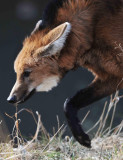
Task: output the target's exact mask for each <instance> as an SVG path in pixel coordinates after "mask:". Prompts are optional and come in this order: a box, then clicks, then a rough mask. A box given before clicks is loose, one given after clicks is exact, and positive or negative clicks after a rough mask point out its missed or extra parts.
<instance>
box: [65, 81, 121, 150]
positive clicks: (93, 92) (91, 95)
mask: <svg viewBox="0 0 123 160" xmlns="http://www.w3.org/2000/svg"><path fill="white" fill-rule="evenodd" d="M120 81H121V80H120V79H116V78H110V79H107V80H106V81H102V80H100V79H96V80H95V81H94V82H93V83H92V84H91V85H90V86H89V87H87V88H85V89H82V90H80V91H79V92H77V94H76V95H75V96H73V97H72V98H70V99H67V100H66V102H65V104H64V112H65V115H66V118H67V121H68V125H69V127H70V128H71V131H72V133H73V136H74V137H75V139H76V140H77V141H78V142H79V143H80V144H82V145H84V146H86V147H89V148H90V147H91V141H90V138H89V136H88V135H87V134H85V132H84V131H83V129H82V127H81V123H80V121H79V119H78V117H77V112H78V110H79V109H81V108H84V107H86V106H87V105H89V104H91V103H93V102H95V101H97V100H99V99H101V98H103V97H106V96H108V95H110V94H112V93H113V92H115V91H116V89H117V87H118V84H119V82H120ZM119 88H120V86H119Z"/></svg>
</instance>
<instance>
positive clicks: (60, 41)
mask: <svg viewBox="0 0 123 160" xmlns="http://www.w3.org/2000/svg"><path fill="white" fill-rule="evenodd" d="M65 24H66V25H67V27H66V29H65V31H64V33H63V34H62V35H61V37H60V38H58V39H57V40H56V41H54V42H53V45H54V47H53V49H52V54H56V53H58V52H60V51H61V50H62V48H63V47H64V44H65V41H66V39H67V36H68V34H69V33H70V31H71V24H70V23H68V22H65Z"/></svg>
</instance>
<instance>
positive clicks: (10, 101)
mask: <svg viewBox="0 0 123 160" xmlns="http://www.w3.org/2000/svg"><path fill="white" fill-rule="evenodd" d="M7 101H8V102H9V103H16V102H17V98H16V96H15V95H13V96H9V97H8V98H7Z"/></svg>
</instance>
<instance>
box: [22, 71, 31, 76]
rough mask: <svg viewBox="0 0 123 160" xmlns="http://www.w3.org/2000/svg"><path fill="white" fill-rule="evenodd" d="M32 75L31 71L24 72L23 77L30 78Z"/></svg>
mask: <svg viewBox="0 0 123 160" xmlns="http://www.w3.org/2000/svg"><path fill="white" fill-rule="evenodd" d="M30 73H31V72H30V71H24V73H23V77H29V75H30Z"/></svg>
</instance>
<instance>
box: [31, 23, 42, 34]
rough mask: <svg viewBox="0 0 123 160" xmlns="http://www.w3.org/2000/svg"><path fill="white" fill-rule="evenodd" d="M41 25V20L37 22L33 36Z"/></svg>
mask: <svg viewBox="0 0 123 160" xmlns="http://www.w3.org/2000/svg"><path fill="white" fill-rule="evenodd" d="M41 23H42V20H39V21H38V22H37V24H36V26H35V28H34V30H33V31H32V33H31V34H34V33H35V32H36V31H37V30H38V29H39V27H40V25H41Z"/></svg>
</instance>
